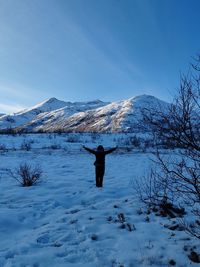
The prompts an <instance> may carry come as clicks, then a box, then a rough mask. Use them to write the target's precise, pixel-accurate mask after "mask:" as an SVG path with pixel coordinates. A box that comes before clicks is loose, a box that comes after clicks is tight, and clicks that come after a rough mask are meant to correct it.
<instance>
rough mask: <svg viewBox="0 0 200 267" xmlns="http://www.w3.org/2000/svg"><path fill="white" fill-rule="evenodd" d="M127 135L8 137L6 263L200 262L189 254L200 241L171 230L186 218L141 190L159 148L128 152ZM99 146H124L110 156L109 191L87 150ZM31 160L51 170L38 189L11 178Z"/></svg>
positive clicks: (1, 177) (132, 266) (0, 241)
mask: <svg viewBox="0 0 200 267" xmlns="http://www.w3.org/2000/svg"><path fill="white" fill-rule="evenodd" d="M119 138H120V139H119ZM121 138H122V135H114V134H111V135H90V134H85V135H83V134H81V135H78V134H76V135H73V134H71V135H69V134H62V135H56V134H35V135H34V134H33V135H16V136H11V135H9V136H8V135H1V136H0V158H1V160H0V193H1V199H0V233H1V238H0V266H1V267H50V266H53V267H54V266H55V267H57V266H58V267H60V266H63V267H65V266H69V267H72V266H74V267H79V266H81V267H82V266H85V267H137V266H143V267H146V266H159V267H160V266H173V265H175V266H179V267H187V266H198V265H199V264H198V263H194V262H193V261H191V260H190V259H189V258H188V255H189V254H190V251H191V249H194V248H195V249H196V250H199V249H200V246H199V240H198V239H195V238H194V237H191V236H189V235H188V234H187V233H186V232H185V231H180V230H171V229H169V228H168V227H165V226H166V225H175V224H176V223H177V222H178V220H179V219H178V218H173V219H172V218H168V217H161V216H156V214H155V213H152V212H151V213H149V212H148V209H147V207H145V206H144V204H143V203H141V202H140V200H139V199H138V197H137V195H136V193H135V190H134V181H136V180H139V179H141V177H142V176H144V175H146V174H147V173H148V170H149V168H150V166H151V165H152V164H153V163H152V161H151V158H152V157H153V156H152V153H150V151H148V150H147V151H139V150H135V149H134V148H133V149H130V148H129V149H128V148H127V147H126V146H125V145H124V146H122V145H120V144H118V142H117V140H121ZM26 144H28V145H29V146H26ZM98 144H103V145H104V146H105V147H106V148H107V147H112V146H115V145H116V144H118V145H119V148H118V150H117V151H116V152H114V153H113V154H110V155H108V156H107V157H106V173H105V176H104V187H103V188H96V187H95V177H94V165H93V162H94V156H93V155H91V154H89V153H87V152H86V151H84V150H83V149H82V145H86V146H88V147H91V148H95V147H96V146H97V145H98ZM24 162H27V163H29V164H32V165H36V164H39V165H40V166H41V168H42V170H43V175H42V177H41V181H40V182H39V183H37V184H36V185H34V186H30V187H22V186H20V185H19V183H18V182H17V181H16V180H14V179H13V178H12V177H11V176H10V170H12V171H13V172H14V171H15V169H16V168H17V167H18V166H19V164H21V163H24ZM188 214H189V213H188ZM186 216H189V215H186Z"/></svg>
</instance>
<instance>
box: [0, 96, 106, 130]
mask: <svg viewBox="0 0 200 267" xmlns="http://www.w3.org/2000/svg"><path fill="white" fill-rule="evenodd" d="M106 104H108V103H104V102H102V101H100V100H96V101H90V102H75V103H71V102H65V101H61V100H58V99H56V98H50V99H48V100H46V101H44V102H41V103H39V104H38V105H35V106H33V107H32V108H29V109H25V110H22V111H20V112H17V113H14V114H11V115H5V116H3V117H0V129H8V128H9V129H10V128H12V129H16V128H23V129H24V128H26V127H25V125H29V124H31V125H32V124H34V123H36V124H37V123H39V124H43V122H44V121H45V120H46V119H47V118H48V117H51V116H52V115H53V114H54V113H55V114H56V113H57V111H60V112H61V113H62V111H61V110H62V109H63V110H65V113H66V114H68V116H69V115H72V114H74V113H76V112H80V111H85V110H88V109H93V108H97V107H100V106H103V105H106ZM56 118H57V116H56ZM32 128H33V127H32Z"/></svg>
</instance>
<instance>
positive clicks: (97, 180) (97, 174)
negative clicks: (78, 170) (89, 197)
mask: <svg viewBox="0 0 200 267" xmlns="http://www.w3.org/2000/svg"><path fill="white" fill-rule="evenodd" d="M95 170H96V187H99V184H100V178H99V176H100V173H99V168H98V167H96V169H95Z"/></svg>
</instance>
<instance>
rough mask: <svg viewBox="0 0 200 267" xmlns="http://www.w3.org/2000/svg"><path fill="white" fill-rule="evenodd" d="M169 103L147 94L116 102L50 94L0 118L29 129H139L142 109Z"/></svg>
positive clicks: (4, 122)
mask: <svg viewBox="0 0 200 267" xmlns="http://www.w3.org/2000/svg"><path fill="white" fill-rule="evenodd" d="M168 105H169V104H168V103H166V102H164V101H162V100H159V99H157V98H155V97H153V96H150V95H141V96H137V97H133V98H130V99H128V100H123V101H119V102H112V103H105V102H102V101H100V100H96V101H91V102H75V103H71V102H63V101H60V100H57V99H55V98H51V99H49V100H47V101H45V102H43V103H41V104H39V105H37V106H35V107H33V108H31V109H27V110H24V111H21V112H18V113H16V114H13V115H7V116H3V117H2V118H0V129H5V128H8V127H11V128H15V129H16V130H19V131H28V132H38V131H45V132H56V131H64V132H138V131H141V124H142V112H143V110H144V109H150V110H152V109H153V110H158V109H165V108H166V107H167V106H168Z"/></svg>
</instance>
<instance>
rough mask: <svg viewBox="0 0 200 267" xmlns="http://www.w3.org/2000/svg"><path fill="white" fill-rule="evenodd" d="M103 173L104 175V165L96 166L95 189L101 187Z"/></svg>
mask: <svg viewBox="0 0 200 267" xmlns="http://www.w3.org/2000/svg"><path fill="white" fill-rule="evenodd" d="M104 173H105V165H96V187H102V186H103V176H104Z"/></svg>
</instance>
